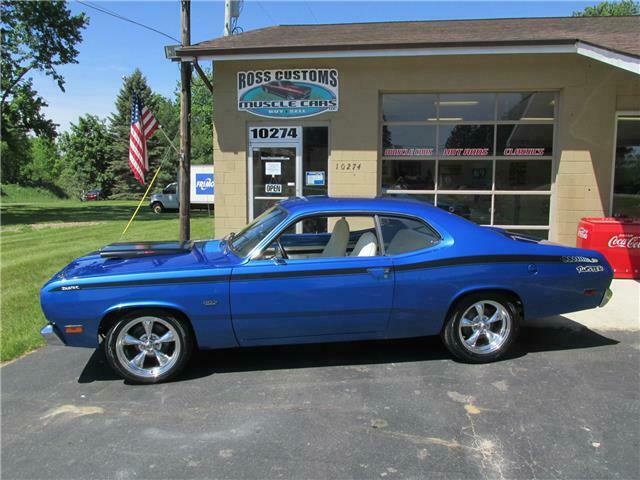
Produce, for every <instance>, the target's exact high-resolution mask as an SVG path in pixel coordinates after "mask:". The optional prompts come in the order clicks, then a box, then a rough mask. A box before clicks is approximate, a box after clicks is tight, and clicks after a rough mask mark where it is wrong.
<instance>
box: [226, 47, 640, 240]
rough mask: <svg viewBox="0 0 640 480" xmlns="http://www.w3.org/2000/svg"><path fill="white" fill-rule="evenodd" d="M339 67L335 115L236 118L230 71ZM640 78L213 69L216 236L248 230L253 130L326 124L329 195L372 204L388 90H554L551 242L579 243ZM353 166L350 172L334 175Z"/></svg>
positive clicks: (536, 63)
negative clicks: (579, 229) (581, 224)
mask: <svg viewBox="0 0 640 480" xmlns="http://www.w3.org/2000/svg"><path fill="white" fill-rule="evenodd" d="M304 67H308V68H337V69H338V70H339V73H340V92H339V95H340V109H339V111H338V112H334V113H324V114H321V115H318V116H315V117H312V118H310V119H302V120H291V121H279V120H269V119H263V118H260V117H256V116H254V115H251V114H249V113H245V112H238V111H237V108H236V102H237V94H236V73H237V72H238V71H244V70H258V69H267V68H269V69H273V68H304ZM639 79H640V77H639V76H637V75H633V74H632V73H630V72H625V71H623V70H620V69H615V68H613V67H609V66H607V65H605V64H602V63H598V62H595V61H592V60H589V59H586V58H584V57H578V56H577V55H571V54H567V55H529V56H516V55H496V56H455V57H444V56H443V57H426V58H425V57H395V58H363V59H317V60H287V61H273V60H269V61H266V60H264V61H233V62H228V61H224V62H217V63H216V65H215V92H214V161H215V168H216V220H215V222H216V223H215V225H216V236H218V237H219V236H222V235H225V234H227V233H229V232H230V231H237V230H239V229H240V228H242V226H244V225H245V224H246V222H247V216H248V213H247V212H248V208H247V157H246V148H247V128H248V125H249V124H271V125H278V124H282V125H293V124H302V125H304V124H309V123H315V122H325V123H327V124H329V127H330V133H329V141H330V146H329V147H330V158H329V167H328V168H329V172H328V184H329V194H330V195H332V196H340V195H344V196H354V195H366V196H372V195H376V194H377V193H378V188H379V183H380V181H379V174H380V173H379V148H380V146H379V144H380V138H379V136H380V135H379V98H380V93H385V92H438V93H441V92H481V91H487V92H506V91H532V90H558V91H559V92H560V99H559V106H558V119H559V120H558V126H557V131H556V145H555V156H556V159H557V160H559V161H556V162H555V163H556V164H555V167H554V173H553V175H554V181H555V185H554V189H555V190H554V192H555V194H554V195H553V198H552V204H551V232H550V235H551V237H550V238H551V239H552V240H556V241H560V242H562V243H566V244H574V243H575V232H576V226H577V223H578V221H579V219H580V218H581V217H583V216H588V215H595V216H602V215H604V214H606V213H607V212H608V209H609V198H610V193H611V167H612V158H613V157H612V156H613V141H614V139H613V136H614V118H615V112H616V110H640V81H639ZM341 162H357V163H361V164H362V168H361V169H360V170H356V171H346V170H340V169H339V164H340V163H341Z"/></svg>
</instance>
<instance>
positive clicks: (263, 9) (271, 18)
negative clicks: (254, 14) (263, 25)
mask: <svg viewBox="0 0 640 480" xmlns="http://www.w3.org/2000/svg"><path fill="white" fill-rule="evenodd" d="M256 3H257V4H258V6H259V7H260V8H261V9H262V11H263V12H264V13H265V14H266V15H267V17H269V19H270V20H271V22H272V23H273V24H274V25H277V24H278V22H276V21H275V20H274V19H273V17H272V16H271V14H270V13H269V10H267V9H266V8H264V6H263V5H262V2H260V1H259V0H258V1H256Z"/></svg>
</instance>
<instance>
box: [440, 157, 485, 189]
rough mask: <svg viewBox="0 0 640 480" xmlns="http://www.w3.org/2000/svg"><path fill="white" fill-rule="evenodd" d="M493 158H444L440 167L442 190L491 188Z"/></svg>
mask: <svg viewBox="0 0 640 480" xmlns="http://www.w3.org/2000/svg"><path fill="white" fill-rule="evenodd" d="M492 170H493V162H492V161H491V160H472V159H460V160H442V161H441V162H440V165H439V169H438V189H440V190H491V174H492Z"/></svg>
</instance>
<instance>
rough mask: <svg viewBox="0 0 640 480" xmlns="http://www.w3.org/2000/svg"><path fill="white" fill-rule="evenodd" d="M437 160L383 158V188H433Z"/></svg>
mask: <svg viewBox="0 0 640 480" xmlns="http://www.w3.org/2000/svg"><path fill="white" fill-rule="evenodd" d="M435 172H436V162H435V160H410V161H409V160H407V161H403V160H383V161H382V188H384V189H389V190H433V188H434V186H435V178H434V177H435Z"/></svg>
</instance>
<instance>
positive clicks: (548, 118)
mask: <svg viewBox="0 0 640 480" xmlns="http://www.w3.org/2000/svg"><path fill="white" fill-rule="evenodd" d="M520 120H530V121H535V122H545V121H548V120H553V117H522V118H521V119H520Z"/></svg>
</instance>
